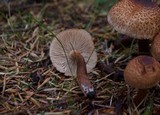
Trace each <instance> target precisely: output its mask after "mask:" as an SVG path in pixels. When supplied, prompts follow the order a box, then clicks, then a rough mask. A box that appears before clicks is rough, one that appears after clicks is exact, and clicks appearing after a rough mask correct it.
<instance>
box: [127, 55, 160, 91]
mask: <svg viewBox="0 0 160 115" xmlns="http://www.w3.org/2000/svg"><path fill="white" fill-rule="evenodd" d="M124 79H125V82H126V83H128V84H129V85H130V86H132V87H135V88H138V89H146V88H151V87H153V86H155V85H156V84H157V83H158V82H159V81H160V64H159V62H158V61H156V60H155V59H154V58H152V57H150V56H138V57H136V58H134V59H132V60H131V61H130V62H129V63H128V64H127V66H126V68H125V71H124Z"/></svg>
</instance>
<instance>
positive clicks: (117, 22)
mask: <svg viewBox="0 0 160 115" xmlns="http://www.w3.org/2000/svg"><path fill="white" fill-rule="evenodd" d="M108 22H109V24H110V25H112V26H113V27H114V29H115V30H117V31H118V32H119V33H122V34H126V35H128V36H131V37H134V38H138V39H144V38H146V39H152V38H153V37H154V36H155V35H156V34H157V33H159V31H160V8H159V7H158V5H157V4H156V3H154V2H152V0H119V1H118V3H117V4H116V5H114V6H113V7H112V8H111V10H110V11H109V13H108Z"/></svg>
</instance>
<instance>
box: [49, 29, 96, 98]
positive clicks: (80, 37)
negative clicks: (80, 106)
mask: <svg viewBox="0 0 160 115" xmlns="http://www.w3.org/2000/svg"><path fill="white" fill-rule="evenodd" d="M49 53H50V58H51V61H52V63H53V65H54V67H55V68H56V69H57V70H58V71H60V72H62V73H64V74H65V75H66V76H76V78H77V81H78V84H79V85H80V87H81V89H82V91H83V93H84V94H85V93H86V92H88V93H87V94H85V95H89V94H91V93H93V92H92V90H93V86H92V88H91V83H90V81H89V79H88V77H86V76H87V73H89V72H91V70H92V69H93V68H94V67H95V65H96V62H97V53H96V52H95V50H94V44H93V41H92V37H91V35H90V34H89V33H88V32H87V31H85V30H83V29H68V30H65V31H62V32H60V33H59V34H57V36H56V37H55V38H54V39H53V41H52V43H51V45H50V52H49ZM84 76H85V77H84Z"/></svg>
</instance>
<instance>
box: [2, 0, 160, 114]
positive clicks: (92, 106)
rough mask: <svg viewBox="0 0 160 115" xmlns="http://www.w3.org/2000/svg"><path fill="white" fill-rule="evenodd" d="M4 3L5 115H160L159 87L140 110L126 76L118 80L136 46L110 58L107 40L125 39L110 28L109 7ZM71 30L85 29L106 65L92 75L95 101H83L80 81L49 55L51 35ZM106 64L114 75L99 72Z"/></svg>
mask: <svg viewBox="0 0 160 115" xmlns="http://www.w3.org/2000/svg"><path fill="white" fill-rule="evenodd" d="M4 1H5V0H4ZM4 1H3V2H2V1H1V4H0V9H1V10H0V15H1V16H0V52H1V53H0V91H1V94H0V114H7V115H12V114H29V115H32V114H42V115H43V114H45V115H47V114H48V115H51V114H53V115H63V114H66V115H69V114H93V113H94V114H95V115H96V113H98V112H99V113H100V112H101V113H103V112H105V113H106V114H107V113H108V114H109V115H112V114H113V115H114V114H116V113H119V115H120V114H122V113H123V114H130V115H131V114H132V115H133V114H135V115H137V114H139V115H140V114H142V113H144V115H150V114H148V113H149V111H152V113H153V114H154V115H157V114H158V112H160V94H159V92H160V88H159V87H155V88H153V89H152V90H149V93H148V95H147V96H146V98H144V100H143V102H142V104H141V106H139V107H136V106H134V103H133V101H132V97H133V95H135V94H136V90H135V89H132V88H130V87H128V86H127V85H126V84H125V82H124V80H123V76H121V75H116V74H115V73H116V72H119V73H120V72H123V70H124V68H125V66H126V62H128V60H129V59H131V58H132V57H131V54H132V53H133V52H135V51H134V50H133V47H134V48H135V47H136V45H135V46H133V47H131V48H122V49H121V51H119V50H116V51H114V52H112V53H109V52H108V47H107V46H106V43H107V42H108V41H107V40H109V39H116V38H119V37H120V36H119V35H118V34H117V33H116V32H113V31H112V29H111V28H110V26H109V25H108V24H107V10H108V9H109V8H108V3H106V2H104V3H103V4H98V3H97V2H95V1H93V0H87V1H86V0H83V1H78V0H54V1H51V0H50V1H48V2H46V3H43V2H40V3H35V2H34V3H30V2H27V1H29V0H24V1H18V0H13V1H11V2H10V3H7V2H4ZM6 1H7V0H6ZM97 1H98V0H97ZM102 1H103V0H102ZM104 1H105V0H104ZM106 6H107V7H106ZM44 19H45V20H44ZM37 21H39V22H40V23H37ZM68 28H84V29H86V30H87V31H88V32H90V33H91V34H92V36H93V37H94V38H95V40H94V42H95V46H96V50H97V52H98V58H99V62H100V61H102V64H97V66H96V68H94V70H93V72H92V73H90V74H89V76H90V80H91V82H92V83H93V84H94V87H95V89H96V93H97V97H96V98H95V99H94V100H89V99H87V98H86V97H84V96H83V94H82V92H81V91H80V88H79V87H78V85H77V83H76V81H75V79H74V78H71V77H66V76H64V75H63V74H61V73H59V72H58V71H56V69H55V68H54V67H53V66H52V64H51V62H50V59H49V56H48V50H49V44H50V43H51V41H52V38H53V36H51V33H50V32H49V30H50V31H52V32H54V33H58V32H60V31H62V30H65V29H68ZM128 55H129V56H128ZM110 58H111V62H110ZM104 60H105V61H106V60H107V62H110V63H112V64H113V67H114V68H113V70H112V72H110V73H105V70H101V69H100V68H103V64H104V63H103V62H104ZM97 109H98V110H97Z"/></svg>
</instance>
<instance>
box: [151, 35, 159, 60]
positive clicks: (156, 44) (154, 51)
mask: <svg viewBox="0 0 160 115" xmlns="http://www.w3.org/2000/svg"><path fill="white" fill-rule="evenodd" d="M151 54H152V56H153V57H154V58H155V59H156V60H157V61H160V33H159V34H158V35H157V36H156V37H155V38H154V40H153V41H152V44H151Z"/></svg>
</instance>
